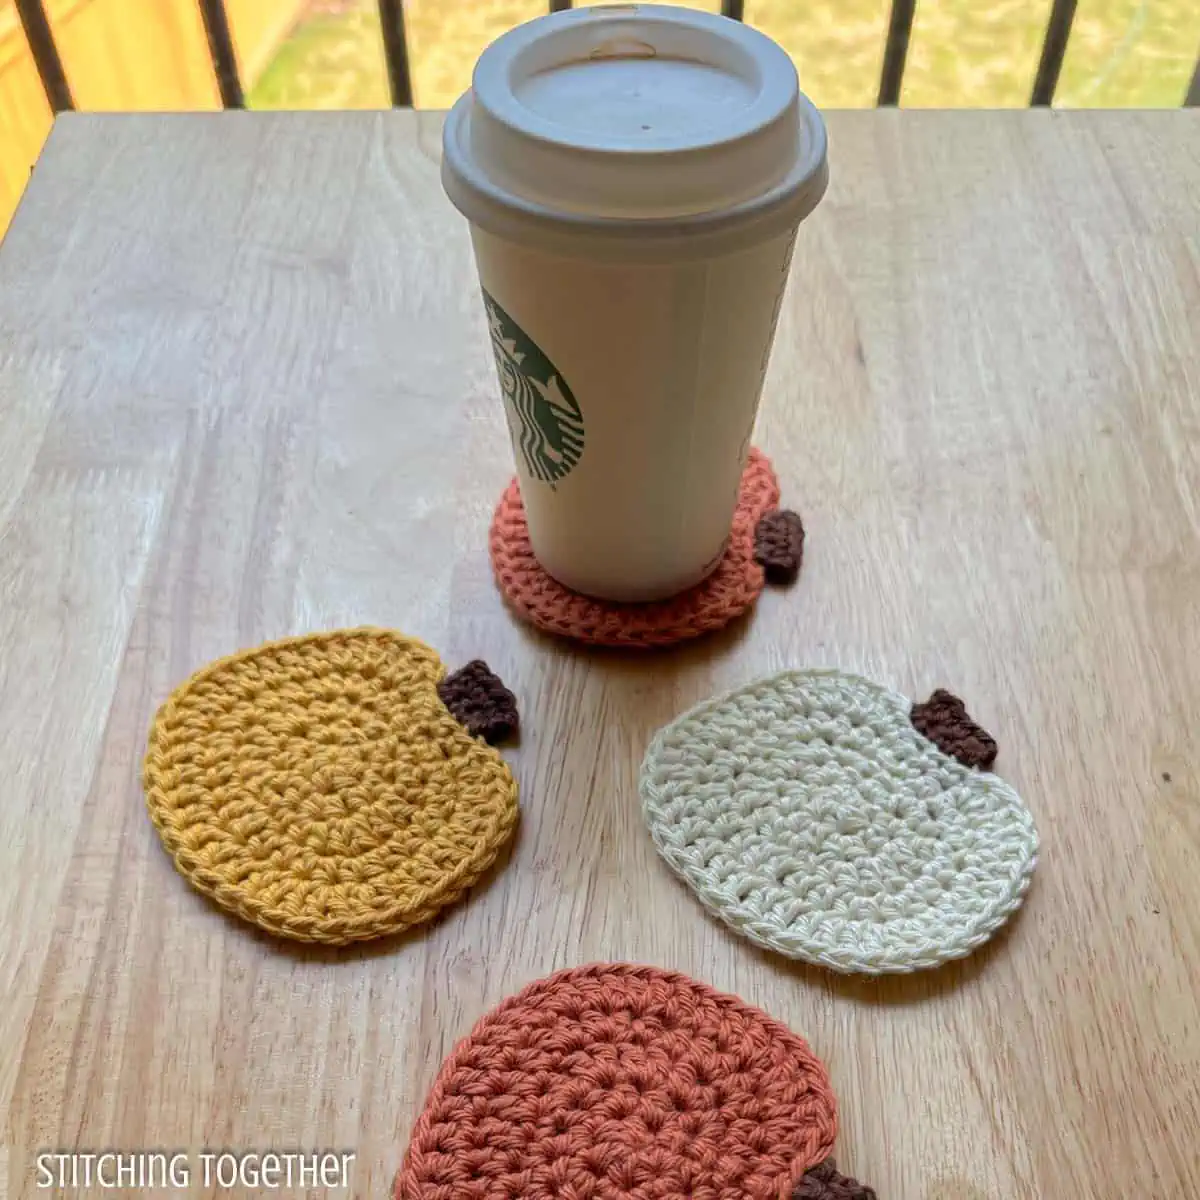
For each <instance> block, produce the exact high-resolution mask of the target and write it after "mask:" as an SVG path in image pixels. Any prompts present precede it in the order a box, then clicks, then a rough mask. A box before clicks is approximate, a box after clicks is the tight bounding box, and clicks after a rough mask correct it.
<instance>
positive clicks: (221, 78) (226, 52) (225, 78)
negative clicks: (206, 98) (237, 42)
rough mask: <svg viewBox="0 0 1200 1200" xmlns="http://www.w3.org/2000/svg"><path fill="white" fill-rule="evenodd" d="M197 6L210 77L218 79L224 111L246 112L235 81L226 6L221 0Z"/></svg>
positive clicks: (206, 0)
mask: <svg viewBox="0 0 1200 1200" xmlns="http://www.w3.org/2000/svg"><path fill="white" fill-rule="evenodd" d="M199 3H200V17H201V19H202V20H203V21H204V35H205V37H207V38H208V56H209V58H211V59H212V66H213V74H214V75H216V77H217V91H219V92H220V93H221V104H222V105H223V106H224V107H225V108H245V107H246V98H245V96H243V95H242V81H241V79H239V78H238V65H237V55H236V53H235V52H234V49H233V35H232V34H231V33H230V32H229V14H228V13H226V11H225V4H224V2H223V0H199Z"/></svg>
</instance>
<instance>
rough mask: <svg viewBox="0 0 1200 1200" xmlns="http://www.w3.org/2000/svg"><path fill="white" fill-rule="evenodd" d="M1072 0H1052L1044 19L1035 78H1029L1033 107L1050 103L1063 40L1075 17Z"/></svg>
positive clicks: (1064, 45)
mask: <svg viewBox="0 0 1200 1200" xmlns="http://www.w3.org/2000/svg"><path fill="white" fill-rule="evenodd" d="M1075 4H1076V0H1054V7H1053V8H1052V9H1051V10H1050V20H1049V21H1047V22H1046V38H1045V40H1044V41H1043V42H1042V58H1041V61H1040V62H1039V63H1038V69H1037V78H1036V79H1034V81H1033V93H1032V95H1031V96H1030V97H1029V103H1030V105H1031V106H1032V107H1035V108H1044V107H1045V106H1046V105H1048V104H1053V103H1054V92H1055V89H1056V88H1057V87H1058V76H1059V72H1060V71H1062V65H1063V59H1064V58H1066V56H1067V42H1068V41H1069V39H1070V37H1071V23H1072V22H1073V21H1074V20H1075Z"/></svg>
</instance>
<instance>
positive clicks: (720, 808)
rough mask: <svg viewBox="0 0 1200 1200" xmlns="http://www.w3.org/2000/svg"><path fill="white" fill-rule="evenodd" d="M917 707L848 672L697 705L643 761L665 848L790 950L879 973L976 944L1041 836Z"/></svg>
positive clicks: (1027, 874) (1014, 899) (649, 806)
mask: <svg viewBox="0 0 1200 1200" xmlns="http://www.w3.org/2000/svg"><path fill="white" fill-rule="evenodd" d="M940 695H945V693H940ZM923 707H925V706H918V709H920V708H923ZM911 710H912V705H911V704H910V702H909V701H908V700H906V699H905V698H904V697H903V696H899V695H897V694H895V693H894V692H891V691H888V690H887V689H886V688H882V687H880V686H879V685H878V684H875V683H872V682H871V681H870V680H867V679H863V678H861V677H859V676H857V675H850V674H846V673H844V672H841V671H835V670H808V671H789V672H784V673H783V674H780V675H776V676H773V677H772V678H770V679H764V680H760V681H759V682H757V683H753V684H750V685H749V686H748V687H743V688H741V689H739V690H738V691H735V692H731V693H730V694H728V695H726V696H723V697H718V698H716V699H713V700H710V701H707V702H706V703H704V704H701V705H700V706H698V707H697V708H694V709H692V710H691V711H690V712H687V713H685V714H684V715H683V716H681V717H679V718H678V719H677V720H675V721H674V722H672V723H671V724H670V725H667V726H666V727H665V728H663V729H661V730H660V731H659V732H658V734H657V735H656V736H655V738H654V740H653V742H652V743H651V745H650V748H649V750H648V751H647V753H646V758H645V761H644V763H643V764H642V774H641V794H642V804H643V811H644V813H645V816H646V820H647V822H648V823H649V826H650V832H651V835H652V836H653V838H654V841H655V844H656V845H657V846H658V849H659V852H660V853H661V854H662V856H663V858H665V859H666V861H667V863H668V864H669V865H670V866H671V868H672V869H673V870H674V871H675V872H676V873H677V874H678V875H679V876H680V877H681V878H683V879H684V880H685V881H686V882H687V883H688V884H690V885H691V887H692V888H693V889H694V890H695V892H696V894H697V895H698V896H699V897H700V899H701V901H702V902H703V903H704V905H705V906H706V907H707V908H709V909H710V910H711V911H712V912H713V913H715V914H716V915H717V916H718V917H720V918H721V919H722V920H723V921H725V922H726V923H727V924H728V925H730V926H732V927H733V928H734V929H735V930H737V931H738V932H740V933H742V934H744V935H745V936H746V937H748V938H749V939H750V940H751V941H753V942H756V943H758V944H759V945H761V946H765V947H766V948H768V949H770V950H775V951H778V952H779V953H781V954H785V955H787V956H788V957H790V958H798V959H802V960H804V961H806V962H811V963H817V964H820V965H821V966H825V967H829V968H830V969H832V970H835V971H843V972H863V973H866V974H872V975H874V974H883V973H890V972H905V971H914V970H917V969H919V968H922V967H933V966H937V965H938V964H939V963H943V962H946V961H948V960H950V959H954V958H962V957H964V956H965V955H967V954H970V953H971V952H972V951H973V950H975V949H976V948H977V947H978V946H980V945H981V944H982V943H983V942H985V941H986V940H987V939H988V938H989V937H990V936H991V935H992V934H993V933H995V931H996V930H997V929H999V928H1000V926H1001V925H1003V924H1004V922H1005V921H1006V920H1007V919H1008V917H1009V916H1010V915H1011V914H1012V913H1013V912H1014V911H1016V909H1017V908H1018V907H1019V906H1020V904H1021V901H1022V899H1023V897H1024V895H1025V892H1026V890H1027V889H1028V887H1029V882H1030V878H1031V876H1032V874H1033V869H1034V867H1035V865H1036V862H1037V850H1038V837H1037V831H1036V829H1035V828H1034V823H1033V818H1032V817H1031V816H1030V813H1029V811H1028V809H1026V807H1025V805H1024V804H1023V803H1022V802H1021V799H1020V797H1019V796H1018V795H1017V794H1016V792H1014V791H1013V789H1012V788H1011V787H1009V786H1008V785H1007V784H1006V783H1004V782H1003V781H1001V780H1000V779H998V778H997V777H996V776H995V775H992V774H989V773H986V772H982V771H978V770H973V769H971V768H970V767H967V766H964V765H963V764H962V763H960V762H958V761H956V759H954V758H951V757H949V756H948V755H947V754H944V753H943V752H942V751H941V750H939V749H938V747H937V746H936V745H935V744H934V743H933V742H932V741H930V740H928V739H927V738H926V737H925V736H923V735H922V734H921V733H918V732H917V730H916V729H915V728H914V727H913V725H912V723H911V721H910V712H911ZM964 715H965V714H964ZM975 728H977V727H975ZM979 733H980V734H982V731H979ZM982 736H983V737H985V738H986V737H987V735H986V734H982ZM989 740H990V739H989ZM993 749H994V744H993Z"/></svg>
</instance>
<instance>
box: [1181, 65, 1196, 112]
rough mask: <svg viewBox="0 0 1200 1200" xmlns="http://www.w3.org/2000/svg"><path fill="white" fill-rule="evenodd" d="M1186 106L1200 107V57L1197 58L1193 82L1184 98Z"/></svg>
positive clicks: (1184, 105)
mask: <svg viewBox="0 0 1200 1200" xmlns="http://www.w3.org/2000/svg"><path fill="white" fill-rule="evenodd" d="M1183 107H1184V108H1200V57H1198V58H1197V59H1196V70H1195V71H1194V72H1193V74H1192V83H1191V86H1190V87H1189V88H1188V90H1187V95H1186V96H1184V98H1183Z"/></svg>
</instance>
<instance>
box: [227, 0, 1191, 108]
mask: <svg viewBox="0 0 1200 1200" xmlns="http://www.w3.org/2000/svg"><path fill="white" fill-rule="evenodd" d="M888 3H889V0H746V19H747V20H748V21H750V22H752V23H753V24H755V25H757V26H758V27H759V28H760V29H762V30H764V31H765V32H767V33H769V34H770V35H771V36H772V37H774V38H775V39H776V40H777V41H779V42H780V43H781V44H782V45H783V46H784V47H785V48H786V49H787V50H788V51H789V53H790V54H791V55H792V56H793V58H794V59H795V60H796V64H797V68H798V69H799V71H800V76H801V81H802V85H803V87H804V89H805V91H807V92H808V94H809V95H810V96H812V98H813V99H814V100H815V101H816V103H817V104H819V105H822V106H824V107H829V108H835V107H863V106H869V105H871V104H873V103H874V100H875V92H876V89H877V87H878V83H879V70H880V65H881V62H882V57H883V42H884V38H885V36H886V29H887V14H888ZM695 7H701V8H706V9H710V10H711V9H714V8H715V7H716V2H715V0H710V2H700V0H696V2H695ZM544 10H545V5H544V4H543V3H539V2H538V0H409V2H408V3H406V4H405V14H406V19H407V22H408V32H409V42H410V49H411V59H412V69H413V82H414V92H415V97H416V102H417V105H418V106H419V107H423V108H445V107H448V106H449V105H450V104H451V103H452V102H453V100H454V99H455V97H456V96H457V95H458V94H459V93H460V92H461V91H462V90H463V89H464V88H465V87H466V86H467V84H468V82H469V79H470V70H471V65H472V64H473V63H474V61H475V58H476V57H477V56H478V54H479V52H480V50H482V48H483V46H484V45H486V44H487V42H488V41H490V40H491V38H493V37H495V36H496V34H497V33H499V32H501V31H502V30H503V29H505V28H508V27H509V26H510V25H512V24H515V23H516V22H518V21H521V20H525V19H528V18H529V17H531V16H534V15H536V14H537V13H539V12H542V11H544ZM1049 10H1050V0H923V2H921V3H918V6H917V16H916V22H915V25H914V28H913V36H912V41H911V45H910V48H909V56H908V65H907V70H906V71H905V76H904V91H903V94H902V97H901V102H902V104H905V105H909V106H914V107H929V106H947V107H1009V106H1013V107H1020V106H1024V105H1025V104H1027V103H1028V100H1029V90H1030V88H1031V86H1032V83H1033V76H1034V72H1035V70H1036V66H1037V58H1038V53H1039V50H1040V46H1041V40H1042V35H1043V33H1044V31H1045V27H1046V18H1047V16H1048V15H1049ZM1198 51H1200V4H1197V3H1196V0H1081V3H1080V6H1079V11H1078V13H1077V16H1076V19H1075V26H1074V29H1073V31H1072V35H1071V41H1070V44H1069V47H1068V50H1067V57H1066V61H1065V63H1064V66H1063V73H1062V78H1061V80H1060V82H1059V88H1058V96H1057V101H1056V102H1057V103H1058V104H1059V105H1061V106H1063V107H1113V108H1137V107H1148V108H1154V107H1175V106H1177V105H1178V104H1179V103H1180V102H1181V101H1182V99H1183V95H1184V92H1185V91H1186V90H1187V85H1188V81H1189V80H1190V78H1191V74H1192V69H1193V67H1194V65H1195V61H1196V55H1197V52H1198ZM248 99H249V104H250V106H251V107H253V108H372V107H381V106H385V105H386V104H387V103H388V86H387V76H386V71H385V67H384V62H383V53H382V49H381V43H380V36H379V18H378V15H377V13H376V10H375V5H374V3H373V2H372V0H321V2H320V3H318V4H315V5H314V7H313V9H312V10H310V12H309V14H308V15H307V16H306V17H305V19H303V20H302V21H301V22H300V24H299V25H298V26H297V27H296V29H295V30H294V31H293V33H292V35H291V37H289V38H288V40H287V41H286V42H285V43H284V44H283V46H282V47H281V48H280V50H279V52H278V53H277V54H276V56H275V58H274V59H273V60H272V61H271V63H270V64H269V66H268V67H267V69H266V71H265V72H264V73H263V75H262V78H261V79H259V80H258V81H257V83H256V84H255V86H254V87H253V89H252V90H251V92H250V95H249V98H248Z"/></svg>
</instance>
